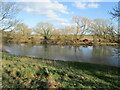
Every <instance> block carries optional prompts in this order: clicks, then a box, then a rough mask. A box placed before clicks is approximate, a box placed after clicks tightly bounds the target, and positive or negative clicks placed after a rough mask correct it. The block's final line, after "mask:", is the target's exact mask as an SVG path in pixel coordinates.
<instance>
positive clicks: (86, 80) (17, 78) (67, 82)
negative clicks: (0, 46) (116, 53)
mask: <svg viewBox="0 0 120 90" xmlns="http://www.w3.org/2000/svg"><path fill="white" fill-rule="evenodd" d="M2 57H3V60H2V63H3V65H2V67H3V70H2V79H3V81H2V83H3V88H44V87H49V88H115V89H120V75H119V73H118V69H119V68H117V67H112V66H105V65H97V64H89V63H78V62H65V61H54V60H44V59H39V58H32V57H23V56H17V55H10V54H6V53H3V54H2Z"/></svg>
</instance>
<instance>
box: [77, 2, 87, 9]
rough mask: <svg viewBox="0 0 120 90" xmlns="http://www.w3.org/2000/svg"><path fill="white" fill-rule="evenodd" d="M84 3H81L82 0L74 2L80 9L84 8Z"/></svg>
mask: <svg viewBox="0 0 120 90" xmlns="http://www.w3.org/2000/svg"><path fill="white" fill-rule="evenodd" d="M86 5H87V4H85V3H82V2H75V6H76V7H77V8H80V9H86Z"/></svg>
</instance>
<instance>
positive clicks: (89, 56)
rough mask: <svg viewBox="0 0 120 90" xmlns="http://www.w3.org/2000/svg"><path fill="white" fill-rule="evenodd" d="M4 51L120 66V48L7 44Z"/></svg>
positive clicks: (4, 45)
mask: <svg viewBox="0 0 120 90" xmlns="http://www.w3.org/2000/svg"><path fill="white" fill-rule="evenodd" d="M3 49H4V50H6V51H7V52H9V53H11V54H16V55H23V56H33V57H40V58H46V59H54V60H64V61H78V62H88V63H96V64H104V65H110V66H120V63H119V62H120V60H119V55H120V51H119V50H120V49H119V46H60V45H30V44H10V43H7V44H3Z"/></svg>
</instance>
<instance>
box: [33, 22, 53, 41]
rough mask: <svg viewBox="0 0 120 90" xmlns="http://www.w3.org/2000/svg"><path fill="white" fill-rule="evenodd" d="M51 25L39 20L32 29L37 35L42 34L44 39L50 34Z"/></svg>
mask: <svg viewBox="0 0 120 90" xmlns="http://www.w3.org/2000/svg"><path fill="white" fill-rule="evenodd" d="M52 31H53V25H52V24H51V23H47V22H39V23H38V24H37V25H36V28H35V29H34V32H36V33H37V34H39V35H42V36H43V37H44V39H49V38H50V37H51V36H52Z"/></svg>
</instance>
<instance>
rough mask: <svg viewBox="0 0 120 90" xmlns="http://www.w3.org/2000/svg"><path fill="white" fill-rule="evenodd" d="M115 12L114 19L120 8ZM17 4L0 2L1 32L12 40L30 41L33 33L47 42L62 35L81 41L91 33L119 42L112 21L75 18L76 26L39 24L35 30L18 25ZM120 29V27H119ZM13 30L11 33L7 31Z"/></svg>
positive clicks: (117, 15)
mask: <svg viewBox="0 0 120 90" xmlns="http://www.w3.org/2000/svg"><path fill="white" fill-rule="evenodd" d="M113 10H114V12H111V13H110V14H112V15H113V16H114V17H117V18H119V17H120V8H119V7H116V8H115V9H113ZM19 11H20V10H18V8H17V7H16V5H15V3H12V2H11V3H9V2H0V31H2V32H3V33H5V34H6V33H7V34H8V35H7V36H9V38H10V37H12V38H16V37H18V38H20V37H21V36H22V38H23V37H24V38H26V39H29V35H31V33H33V32H34V33H36V35H40V36H43V37H44V39H45V40H48V39H50V38H51V36H55V35H56V36H60V35H66V36H67V35H74V36H76V39H78V40H79V39H80V37H77V36H78V35H79V36H81V37H82V36H83V35H86V33H89V34H91V35H93V36H94V38H96V37H97V38H99V41H101V39H104V40H107V41H110V42H117V41H118V40H117V38H116V36H117V35H119V34H118V32H117V27H116V26H115V25H114V24H113V22H112V21H109V20H105V19H99V18H98V19H94V20H90V19H88V18H86V17H82V16H74V17H73V18H72V21H73V22H74V25H71V26H66V27H62V28H60V29H56V28H55V27H54V25H53V24H51V23H48V22H39V23H38V24H36V26H35V28H29V27H28V26H27V25H26V24H24V23H18V20H16V19H15V15H16V14H17V13H18V12H19ZM118 28H119V27H118ZM7 29H11V30H10V31H9V32H5V30H7Z"/></svg>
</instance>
